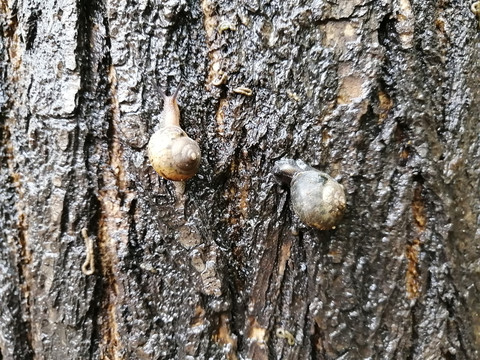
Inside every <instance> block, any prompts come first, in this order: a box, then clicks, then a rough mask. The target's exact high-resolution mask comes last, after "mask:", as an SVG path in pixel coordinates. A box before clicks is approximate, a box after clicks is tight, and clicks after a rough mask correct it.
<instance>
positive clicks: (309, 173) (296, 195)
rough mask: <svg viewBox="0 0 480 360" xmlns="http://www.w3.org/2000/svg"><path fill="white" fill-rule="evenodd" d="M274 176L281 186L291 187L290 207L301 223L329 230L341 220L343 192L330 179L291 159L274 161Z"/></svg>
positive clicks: (341, 187)
mask: <svg viewBox="0 0 480 360" xmlns="http://www.w3.org/2000/svg"><path fill="white" fill-rule="evenodd" d="M273 173H274V175H275V177H276V178H277V180H278V181H279V182H280V183H283V184H287V185H290V195H291V201H292V207H293V210H294V211H295V213H296V214H297V216H298V217H299V218H300V220H301V221H302V222H304V223H305V224H307V225H309V226H313V227H315V228H317V229H320V230H328V229H332V228H334V227H335V225H337V224H338V222H339V221H340V220H341V219H342V217H343V214H344V212H345V208H346V198H345V191H344V190H343V186H342V185H340V184H339V183H338V182H337V181H335V180H334V179H333V178H332V177H331V176H329V175H328V174H326V173H324V172H322V171H319V170H317V169H314V168H312V167H310V166H308V165H306V164H305V163H304V162H303V161H301V160H297V161H295V160H291V159H284V160H279V161H277V163H276V164H275V167H274V169H273Z"/></svg>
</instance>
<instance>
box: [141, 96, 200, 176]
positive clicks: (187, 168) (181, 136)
mask: <svg viewBox="0 0 480 360" xmlns="http://www.w3.org/2000/svg"><path fill="white" fill-rule="evenodd" d="M179 88H180V87H178V88H177V90H175V92H174V93H173V95H172V96H167V95H165V93H164V92H162V91H160V92H161V94H162V96H163V101H164V105H163V111H162V115H161V117H162V123H161V126H160V129H159V130H158V131H156V132H155V133H154V134H153V135H152V137H151V138H150V141H149V142H148V158H149V159H150V163H151V164H152V167H153V168H154V169H155V171H156V172H157V173H158V174H159V175H160V176H161V177H163V178H165V179H168V180H174V181H181V180H187V179H189V178H191V177H192V176H194V175H195V174H196V173H197V171H198V168H199V166H200V158H201V152H200V147H199V146H198V144H197V142H196V141H195V140H193V139H191V138H189V137H188V136H187V134H186V133H185V131H183V130H182V128H181V127H180V109H179V108H178V104H177V95H178V90H179Z"/></svg>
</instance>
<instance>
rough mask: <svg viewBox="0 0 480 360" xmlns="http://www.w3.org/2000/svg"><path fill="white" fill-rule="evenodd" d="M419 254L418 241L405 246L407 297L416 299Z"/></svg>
mask: <svg viewBox="0 0 480 360" xmlns="http://www.w3.org/2000/svg"><path fill="white" fill-rule="evenodd" d="M419 252H420V240H419V239H418V238H416V239H414V240H413V243H412V244H409V245H407V250H406V257H407V260H408V265H407V274H406V276H405V286H406V289H407V297H408V298H409V299H416V298H417V297H418V295H419V293H420V279H419V277H420V276H419V273H418V254H419Z"/></svg>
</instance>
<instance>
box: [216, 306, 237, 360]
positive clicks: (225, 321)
mask: <svg viewBox="0 0 480 360" xmlns="http://www.w3.org/2000/svg"><path fill="white" fill-rule="evenodd" d="M218 325H219V326H218V329H217V332H216V333H215V334H214V335H213V341H215V342H216V343H217V344H220V345H222V346H224V348H225V349H226V350H227V352H226V356H227V360H237V359H238V357H237V354H236V352H237V338H236V336H234V335H232V334H231V332H230V325H229V318H228V316H227V314H222V315H220V319H219V323H218Z"/></svg>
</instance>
